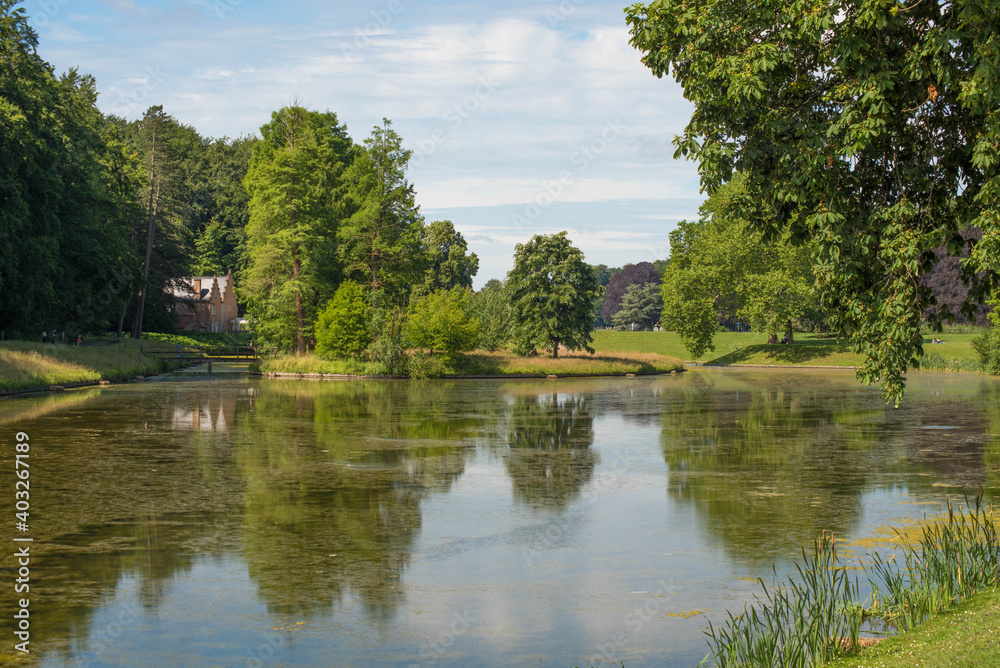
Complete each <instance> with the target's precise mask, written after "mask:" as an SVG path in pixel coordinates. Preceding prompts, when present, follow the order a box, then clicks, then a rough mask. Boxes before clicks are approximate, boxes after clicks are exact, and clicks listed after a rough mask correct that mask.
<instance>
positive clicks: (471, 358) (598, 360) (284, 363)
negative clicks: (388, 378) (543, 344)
mask: <svg viewBox="0 0 1000 668" xmlns="http://www.w3.org/2000/svg"><path fill="white" fill-rule="evenodd" d="M407 360H408V361H407V364H406V366H405V367H402V368H401V371H402V372H403V374H402V375H407V376H413V377H418V378H444V377H449V376H549V375H555V376H616V375H625V374H651V373H670V372H671V371H681V370H683V368H684V365H683V364H682V363H681V361H680V360H679V359H677V358H676V357H670V356H667V355H660V354H657V353H649V352H646V353H639V352H633V353H601V352H597V353H596V354H594V355H591V354H589V353H585V352H579V351H578V352H572V353H565V354H562V355H561V356H560V357H558V358H552V357H547V356H531V357H527V356H520V355H515V354H513V353H509V352H503V351H492V352H491V351H486V350H476V351H471V352H469V353H465V354H461V355H455V356H451V357H445V356H440V355H437V356H432V355H428V354H427V353H424V352H414V353H412V354H411V355H409V356H408V358H407ZM261 371H263V372H264V373H271V372H275V373H322V374H331V375H338V374H346V375H358V376H379V375H390V374H389V371H390V370H389V369H387V368H386V367H385V366H384V365H382V364H380V363H379V362H377V361H365V360H360V359H330V360H324V359H322V358H320V357H317V356H315V355H307V356H303V357H299V356H295V355H285V356H281V357H276V358H273V359H267V360H263V361H262V362H261Z"/></svg>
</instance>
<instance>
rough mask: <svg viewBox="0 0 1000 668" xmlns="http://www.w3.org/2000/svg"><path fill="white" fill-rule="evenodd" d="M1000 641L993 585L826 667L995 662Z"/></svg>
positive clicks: (999, 592)
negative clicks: (913, 627)
mask: <svg viewBox="0 0 1000 668" xmlns="http://www.w3.org/2000/svg"><path fill="white" fill-rule="evenodd" d="M998 643H1000V589H991V590H987V591H984V592H981V593H979V594H976V595H975V596H973V597H971V598H969V599H968V600H966V601H964V602H963V603H961V604H959V605H957V606H955V607H954V608H951V609H949V610H945V611H943V612H941V613H940V614H938V615H937V616H935V617H934V618H932V619H931V620H930V621H928V622H927V623H926V624H924V625H923V626H920V627H917V628H916V629H914V630H913V631H910V632H908V633H905V634H903V635H900V636H894V637H891V638H886V639H885V640H883V641H881V642H880V643H878V644H876V645H874V646H872V647H868V648H866V649H863V650H862V651H860V652H859V653H858V654H856V655H854V656H847V657H842V658H840V659H837V660H835V661H831V662H830V663H827V664H824V668H913V666H914V665H916V664H917V662H919V664H920V665H921V666H995V665H997V645H998Z"/></svg>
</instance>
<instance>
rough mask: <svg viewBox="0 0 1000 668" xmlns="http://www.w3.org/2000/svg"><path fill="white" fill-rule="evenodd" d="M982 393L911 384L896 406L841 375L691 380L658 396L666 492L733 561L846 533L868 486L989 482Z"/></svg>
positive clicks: (764, 557)
mask: <svg viewBox="0 0 1000 668" xmlns="http://www.w3.org/2000/svg"><path fill="white" fill-rule="evenodd" d="M924 380H927V379H924ZM931 382H932V381H931ZM914 386H915V387H914ZM977 389H978V388H977ZM993 391H995V390H993ZM978 395H979V393H978V392H975V391H972V392H967V391H965V392H958V393H955V392H948V393H947V397H944V396H941V395H940V393H937V394H935V393H934V392H933V391H931V392H926V391H923V390H921V382H920V381H916V382H911V392H910V395H909V397H908V402H907V403H905V404H904V406H903V408H901V409H895V408H892V407H890V406H886V405H885V404H884V403H882V401H881V400H880V399H879V398H878V397H877V394H876V393H875V392H873V391H872V390H871V389H869V388H860V387H858V386H857V383H856V382H855V381H854V379H853V378H852V377H850V376H846V375H845V376H840V377H838V376H836V375H825V376H819V377H808V376H804V375H803V374H800V373H790V374H786V373H781V372H771V373H767V374H741V373H733V372H730V373H705V374H698V375H692V376H690V377H688V378H686V379H685V382H684V383H682V384H681V386H680V387H679V388H678V390H677V391H676V392H673V393H670V394H669V395H667V396H665V397H664V406H663V411H662V424H663V428H662V434H661V444H662V448H663V454H664V459H665V461H666V463H667V465H668V467H669V468H670V471H671V475H670V483H669V492H670V495H671V497H672V498H673V499H675V500H676V501H678V502H681V503H683V504H685V505H690V506H692V507H693V508H694V509H695V510H696V512H698V513H699V515H700V516H701V517H702V518H703V520H704V527H705V530H706V532H707V533H708V535H710V536H711V537H712V538H713V540H715V541H716V543H717V544H718V545H720V546H721V547H723V548H724V549H725V550H726V551H727V552H728V553H729V554H730V556H731V557H732V558H734V559H736V560H738V561H744V562H749V563H758V564H759V563H770V562H771V561H773V560H774V559H776V558H779V557H783V556H788V555H795V554H797V552H798V550H799V549H800V548H801V546H802V545H808V544H810V542H811V541H812V539H813V538H814V537H815V536H816V535H817V534H818V533H819V532H820V531H833V532H834V533H835V534H841V535H843V534H845V533H849V532H851V531H853V530H854V529H855V528H856V527H857V525H858V521H859V518H860V513H861V510H862V504H861V499H862V496H863V494H865V493H866V492H868V491H871V490H872V489H873V488H876V487H880V488H883V489H905V490H910V491H917V490H920V489H921V488H924V489H925V490H926V488H928V487H930V486H932V485H934V486H941V487H946V486H948V485H954V491H956V492H960V490H962V489H976V488H978V487H981V486H983V485H985V484H986V483H987V478H986V475H987V473H986V468H985V467H983V465H982V463H983V459H984V455H985V456H986V457H987V458H988V457H989V454H988V452H989V449H990V448H991V447H993V446H985V444H984V441H985V439H984V435H983V430H984V426H985V425H984V420H983V410H982V408H983V406H987V407H988V406H990V405H991V404H992V401H990V400H987V401H983V400H982V398H981V396H978ZM989 410H994V409H990V408H987V411H989ZM929 425H949V426H951V427H954V429H953V430H936V429H927V428H926V427H927V426H929ZM993 440H994V441H995V440H996V439H993ZM987 461H988V459H987ZM942 479H946V480H948V481H949V482H948V483H945V482H941V481H942Z"/></svg>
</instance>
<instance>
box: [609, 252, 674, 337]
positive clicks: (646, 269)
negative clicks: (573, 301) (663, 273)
mask: <svg viewBox="0 0 1000 668" xmlns="http://www.w3.org/2000/svg"><path fill="white" fill-rule="evenodd" d="M659 282H660V274H659V272H657V271H656V268H655V267H653V264H652V263H651V262H639V263H637V264H627V265H625V266H624V267H622V269H621V270H620V271H618V272H616V273H614V274H612V275H611V276H610V277H609V279H608V283H607V288H606V289H605V291H604V301H603V302H602V303H601V318H602V319H603V320H604V322H606V323H611V322H613V320H614V317H615V314H616V313H618V309H620V308H621V302H622V297H624V296H625V292H626V291H627V290H628V289H629V286H632V285H644V284H646V283H656V284H659ZM654 322H655V320H654Z"/></svg>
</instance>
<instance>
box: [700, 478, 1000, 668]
mask: <svg viewBox="0 0 1000 668" xmlns="http://www.w3.org/2000/svg"><path fill="white" fill-rule="evenodd" d="M868 559H869V561H870V565H869V566H866V567H865V569H864V572H865V575H866V577H867V580H868V584H869V585H870V587H871V591H872V594H871V597H870V598H869V599H867V600H866V601H865V602H864V604H863V603H861V602H859V587H858V580H857V576H855V577H854V578H852V577H850V576H849V575H848V572H847V569H846V567H845V565H844V564H843V562H842V561H841V559H840V557H839V555H838V554H837V549H836V544H835V542H834V540H833V536H832V535H827V534H826V533H824V534H822V535H821V536H820V537H819V538H818V539H817V540H816V542H815V545H814V550H813V553H812V554H811V555H807V554H806V552H805V550H803V552H802V560H803V565H801V566H799V565H796V569H797V571H798V577H797V578H792V577H789V578H787V580H786V581H785V582H783V583H782V582H779V581H778V577H777V572H776V571H775V575H774V579H773V583H772V586H771V587H768V586H767V585H766V584H765V583H764V581H763V580H760V584H761V587H762V588H763V594H761V595H755V597H754V602H753V603H747V604H746V605H745V606H744V609H743V612H742V613H740V614H738V615H733V614H732V613H729V614H728V619H727V620H726V621H725V622H724V623H723V624H722V625H720V626H719V627H718V628H717V627H715V626H714V625H712V624H711V623H710V624H709V630H708V631H707V632H706V634H707V635H708V638H709V646H710V652H709V654H708V655H707V656H706V657H705V659H703V660H702V662H701V664H700V665H704V664H706V663H707V662H708V661H709V660H710V659H713V658H714V662H715V665H716V666H718V667H720V668H726V667H730V666H732V667H736V666H740V667H743V668H754V667H757V666H760V667H765V666H766V667H768V668H771V667H777V666H793V667H796V668H807V667H810V666H819V665H822V664H824V663H826V662H828V661H830V660H832V659H834V658H836V657H837V656H841V655H845V654H854V653H856V652H857V651H858V648H859V645H858V634H859V633H860V631H861V628H862V626H863V625H864V624H865V623H866V622H868V623H869V624H873V625H876V627H877V626H879V625H880V626H881V627H882V628H884V629H886V630H889V629H895V630H897V631H908V630H910V629H913V628H914V627H916V626H918V625H920V624H922V623H923V622H925V621H927V620H928V619H930V618H931V617H932V616H934V615H935V614H937V613H939V612H941V611H943V610H945V609H947V608H949V607H951V606H953V605H956V604H958V603H960V602H962V601H963V600H965V599H967V598H969V597H970V596H972V595H974V594H976V593H978V592H980V591H984V590H987V589H991V588H994V587H996V586H997V585H998V584H1000V566H998V561H1000V540H998V537H997V529H996V524H995V523H994V521H993V514H992V508H986V507H985V506H984V505H983V499H982V496H981V495H980V496H977V497H976V498H975V500H974V501H973V502H971V503H970V502H969V500H968V499H966V502H965V508H964V509H961V510H959V511H956V510H955V509H954V508H953V507H952V504H951V502H950V501H949V503H948V515H947V518H946V519H945V520H944V521H941V522H936V523H932V524H929V525H928V526H926V527H924V529H923V531H922V533H921V535H920V537H919V540H918V541H917V542H916V544H912V543H907V542H904V543H903V546H902V547H901V554H899V555H896V554H894V555H892V556H891V557H889V558H888V559H885V558H883V557H882V556H881V555H879V554H878V553H871V554H869V555H868ZM865 604H867V605H865Z"/></svg>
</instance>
